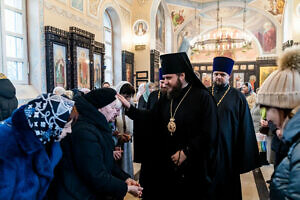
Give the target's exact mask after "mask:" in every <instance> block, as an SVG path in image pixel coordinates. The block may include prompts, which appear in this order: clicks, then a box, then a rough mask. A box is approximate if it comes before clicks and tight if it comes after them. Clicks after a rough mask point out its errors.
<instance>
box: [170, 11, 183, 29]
mask: <svg viewBox="0 0 300 200" xmlns="http://www.w3.org/2000/svg"><path fill="white" fill-rule="evenodd" d="M183 12H184V9H181V10H179V11H178V12H176V11H175V10H173V11H172V12H171V18H172V22H173V25H174V26H175V27H176V26H178V25H180V24H182V23H183V22H184V17H183Z"/></svg>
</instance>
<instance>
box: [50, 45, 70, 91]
mask: <svg viewBox="0 0 300 200" xmlns="http://www.w3.org/2000/svg"><path fill="white" fill-rule="evenodd" d="M53 64H54V86H55V87H56V86H60V87H63V88H66V87H67V80H66V74H67V72H66V69H67V66H66V47H65V46H63V45H59V44H53Z"/></svg>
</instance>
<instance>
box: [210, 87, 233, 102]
mask: <svg viewBox="0 0 300 200" xmlns="http://www.w3.org/2000/svg"><path fill="white" fill-rule="evenodd" d="M214 87H215V85H213V86H212V89H211V94H212V95H213V96H214ZM229 90H230V85H229V86H228V88H227V90H226V92H225V93H224V95H223V96H222V98H221V99H220V100H219V102H218V103H217V106H219V104H220V103H221V102H222V100H223V99H224V97H225V96H226V94H227V93H228V91H229Z"/></svg>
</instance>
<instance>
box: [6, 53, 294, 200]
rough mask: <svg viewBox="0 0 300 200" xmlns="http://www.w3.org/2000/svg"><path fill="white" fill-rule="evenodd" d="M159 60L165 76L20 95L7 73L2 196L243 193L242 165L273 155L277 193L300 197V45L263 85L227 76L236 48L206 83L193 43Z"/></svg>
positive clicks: (259, 162)
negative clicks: (189, 50) (193, 59)
mask: <svg viewBox="0 0 300 200" xmlns="http://www.w3.org/2000/svg"><path fill="white" fill-rule="evenodd" d="M160 60H161V68H160V69H159V79H160V80H159V85H156V84H155V83H151V82H147V83H145V84H141V85H140V86H139V87H138V90H137V91H136V90H135V88H134V86H133V85H132V84H131V83H130V82H127V81H121V82H120V83H118V84H117V85H116V86H112V85H111V84H110V83H109V82H103V83H102V87H101V88H95V89H92V90H90V89H88V88H81V89H77V88H75V89H72V90H65V89H64V88H63V87H55V88H54V89H53V92H52V93H45V94H41V95H39V96H38V97H36V98H34V99H32V100H30V101H29V102H28V103H26V104H24V105H21V106H19V107H18V101H17V99H16V97H15V96H14V94H15V88H14V86H13V84H12V82H11V81H10V80H9V79H8V78H7V77H6V76H5V75H4V74H1V79H0V83H1V106H2V107H1V113H0V114H1V121H2V122H1V125H0V137H1V140H0V143H1V145H0V150H1V151H0V156H1V157H0V158H1V162H0V172H1V176H0V185H1V187H0V197H1V198H0V199H44V198H46V199H87V198H88V199H123V198H124V196H125V195H126V194H127V193H130V194H132V195H133V196H135V197H139V198H143V199H160V198H162V199H197V198H198V197H199V196H201V199H202V198H203V199H221V198H225V197H226V198H228V199H242V192H241V181H240V174H243V173H246V172H249V171H251V170H255V169H256V168H259V167H261V166H262V165H266V163H267V165H268V164H272V165H273V166H274V173H273V175H272V178H271V180H269V184H270V197H271V199H281V198H284V199H299V198H298V197H299V191H300V187H299V184H300V183H299V182H300V181H299V180H300V179H299V176H300V175H299V174H300V171H299V164H300V163H299V151H300V145H299V136H300V126H299V124H300V123H299V120H300V112H298V110H299V108H300V95H299V94H300V67H299V66H300V48H299V47H297V48H295V47H293V48H288V49H286V50H285V51H284V52H283V54H282V55H281V57H280V59H279V61H278V63H279V68H278V70H276V71H274V72H272V73H271V74H270V75H269V76H268V77H267V79H266V80H265V81H264V83H263V84H262V86H261V87H260V88H259V90H258V92H257V93H256V92H254V91H253V88H252V85H251V83H247V82H246V83H243V84H242V87H241V88H234V87H232V86H231V85H230V83H229V80H230V76H231V74H232V69H233V66H234V60H232V59H231V58H228V57H222V56H219V57H215V58H214V59H213V84H212V86H211V87H208V88H207V87H205V86H204V85H203V83H202V82H201V81H200V80H199V78H198V77H197V75H196V74H197V73H195V72H194V70H193V68H192V65H191V63H190V60H189V58H188V56H187V54H186V53H182V52H180V53H171V54H164V55H161V56H160ZM262 137H265V138H266V139H267V140H266V141H267V142H266V144H265V143H263V142H262V141H264V140H262V139H261V138H262ZM262 145H266V147H262ZM262 148H265V149H266V150H265V151H262ZM263 152H265V153H264V154H262V153H263ZM134 163H140V170H139V173H138V176H137V173H136V172H135V170H134ZM158 194H159V197H157V195H158Z"/></svg>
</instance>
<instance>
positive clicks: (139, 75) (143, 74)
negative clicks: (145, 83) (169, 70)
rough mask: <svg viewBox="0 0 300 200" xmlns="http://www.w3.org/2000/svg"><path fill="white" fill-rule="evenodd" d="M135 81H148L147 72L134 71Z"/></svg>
mask: <svg viewBox="0 0 300 200" xmlns="http://www.w3.org/2000/svg"><path fill="white" fill-rule="evenodd" d="M136 79H148V71H136Z"/></svg>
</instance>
